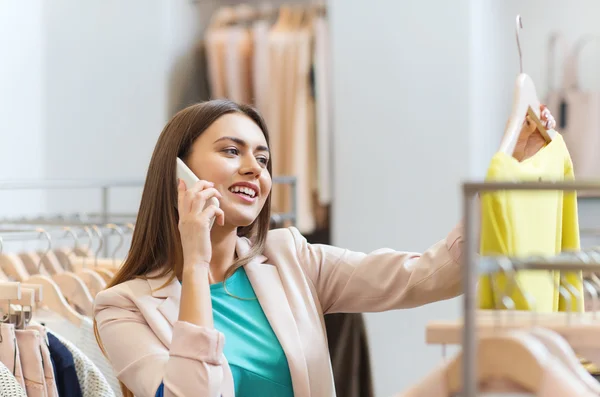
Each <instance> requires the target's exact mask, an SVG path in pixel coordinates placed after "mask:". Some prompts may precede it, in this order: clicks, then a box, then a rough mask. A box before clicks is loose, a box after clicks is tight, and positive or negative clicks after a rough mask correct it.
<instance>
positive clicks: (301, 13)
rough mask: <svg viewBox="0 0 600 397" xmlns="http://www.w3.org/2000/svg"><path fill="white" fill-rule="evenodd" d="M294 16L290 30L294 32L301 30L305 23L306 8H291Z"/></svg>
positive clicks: (292, 16) (291, 18)
mask: <svg viewBox="0 0 600 397" xmlns="http://www.w3.org/2000/svg"><path fill="white" fill-rule="evenodd" d="M291 9H292V15H291V16H290V22H289V28H290V29H293V30H297V29H301V28H302V27H303V26H304V22H305V14H306V12H305V8H304V7H303V6H301V5H295V6H292V7H291Z"/></svg>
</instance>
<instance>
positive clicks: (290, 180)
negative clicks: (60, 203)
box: [0, 176, 298, 256]
mask: <svg viewBox="0 0 600 397" xmlns="http://www.w3.org/2000/svg"><path fill="white" fill-rule="evenodd" d="M296 179H297V178H296V177H295V176H276V177H273V184H278V185H289V187H290V200H291V205H290V208H291V209H290V211H289V212H287V213H283V214H273V215H272V216H271V218H272V222H275V223H281V222H285V221H289V222H291V224H292V225H295V223H296V220H297V208H298V206H297V181H296ZM142 186H144V180H142V179H98V180H36V181H25V182H20V181H0V191H3V190H4V191H8V190H66V189H99V190H100V195H101V209H100V212H97V213H90V214H84V215H86V216H93V217H98V218H100V220H99V222H90V221H85V220H81V221H80V222H81V223H80V222H77V221H75V220H73V219H66V220H65V221H64V222H62V223H60V222H59V221H57V222H55V223H53V224H54V225H56V226H69V225H72V226H75V225H79V224H80V225H82V226H84V225H86V224H87V225H91V224H98V225H100V224H108V223H110V219H111V216H116V217H123V218H127V217H133V218H135V216H136V215H135V214H119V215H121V216H117V215H115V214H111V212H110V192H111V190H113V189H116V188H134V187H138V188H139V187H142ZM65 216H69V215H66V214H65ZM3 221H4V220H0V222H3ZM6 222H7V223H12V224H32V221H28V220H24V219H21V220H6ZM40 222H41V224H46V225H48V224H49V223H44V221H43V220H40ZM67 223H69V224H67ZM103 248H104V255H105V256H106V255H108V247H107V246H106V245H105V246H104V247H103Z"/></svg>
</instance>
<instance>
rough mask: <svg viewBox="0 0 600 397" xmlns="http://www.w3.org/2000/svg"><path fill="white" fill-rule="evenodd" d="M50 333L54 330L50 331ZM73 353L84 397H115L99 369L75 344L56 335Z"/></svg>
mask: <svg viewBox="0 0 600 397" xmlns="http://www.w3.org/2000/svg"><path fill="white" fill-rule="evenodd" d="M49 331H50V332H52V330H50V329H49ZM54 336H55V337H56V339H58V341H59V342H60V343H62V344H63V345H64V346H65V347H66V348H67V349H68V350H69V352H70V353H71V355H72V357H73V362H74V363H75V372H76V374H77V380H78V381H79V387H80V390H81V394H82V396H83V397H114V396H115V393H114V392H113V390H112V389H111V387H110V385H109V384H108V382H107V380H106V378H105V377H104V375H103V374H102V372H100V370H99V369H98V367H96V365H94V363H93V362H92V361H91V360H90V359H89V358H88V357H87V356H86V355H85V354H83V353H82V352H81V350H79V348H77V347H76V346H75V345H74V344H73V343H71V342H70V341H68V340H66V339H64V338H62V337H61V336H60V335H57V334H54Z"/></svg>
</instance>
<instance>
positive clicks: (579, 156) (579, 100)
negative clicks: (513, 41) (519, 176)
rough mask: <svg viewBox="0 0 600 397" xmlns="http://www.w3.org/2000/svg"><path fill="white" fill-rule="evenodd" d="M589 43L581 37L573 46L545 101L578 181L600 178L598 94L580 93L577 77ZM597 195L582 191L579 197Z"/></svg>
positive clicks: (591, 40)
mask: <svg viewBox="0 0 600 397" xmlns="http://www.w3.org/2000/svg"><path fill="white" fill-rule="evenodd" d="M593 39H594V37H589V36H584V37H583V38H582V39H580V40H578V41H577V42H576V43H575V45H574V46H573V49H572V51H571V52H570V53H568V55H567V57H566V59H565V61H564V64H563V66H564V70H563V80H562V84H561V85H560V86H559V87H558V89H550V92H549V94H548V96H547V99H546V104H547V106H548V108H549V109H550V111H551V112H552V113H553V114H554V115H555V117H556V120H557V123H558V125H559V127H560V129H561V133H562V135H563V137H564V140H565V142H566V145H567V148H568V149H569V152H570V154H571V159H572V160H573V167H574V170H575V177H576V178H577V179H580V180H595V179H598V178H600V156H598V152H599V151H600V112H599V111H598V109H600V90H585V89H583V88H582V87H581V84H580V81H579V73H578V70H579V58H580V55H581V52H582V50H583V48H584V47H585V46H586V45H587V44H589V43H592V42H593ZM551 62H554V60H551ZM598 193H600V192H594V191H582V192H580V193H579V195H580V196H585V195H598Z"/></svg>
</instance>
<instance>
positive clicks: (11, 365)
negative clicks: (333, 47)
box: [0, 323, 25, 390]
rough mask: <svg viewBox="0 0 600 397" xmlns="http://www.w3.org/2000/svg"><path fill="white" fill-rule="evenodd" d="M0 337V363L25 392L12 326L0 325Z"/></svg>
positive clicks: (13, 327)
mask: <svg viewBox="0 0 600 397" xmlns="http://www.w3.org/2000/svg"><path fill="white" fill-rule="evenodd" d="M0 337H1V338H2V339H1V340H2V343H0V361H1V362H2V363H4V365H6V367H7V368H8V369H9V371H10V372H11V373H12V374H13V375H14V376H15V378H16V379H17V382H19V384H20V385H21V387H22V388H23V390H25V379H24V378H23V368H22V365H21V356H20V352H19V346H18V344H17V337H16V335H15V326H14V324H6V323H0Z"/></svg>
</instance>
